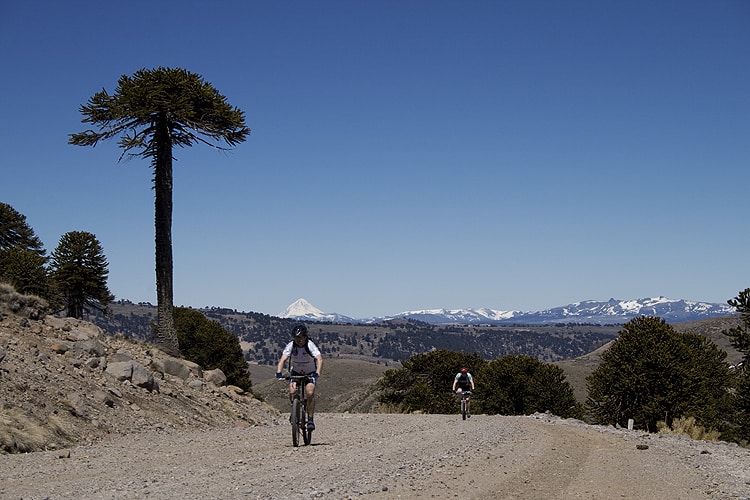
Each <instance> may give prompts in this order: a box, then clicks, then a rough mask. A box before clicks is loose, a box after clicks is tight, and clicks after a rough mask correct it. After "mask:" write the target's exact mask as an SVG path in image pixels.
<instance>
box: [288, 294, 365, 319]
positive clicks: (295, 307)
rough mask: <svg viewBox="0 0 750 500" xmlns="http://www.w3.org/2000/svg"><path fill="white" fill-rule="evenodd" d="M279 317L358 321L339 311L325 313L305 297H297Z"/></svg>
mask: <svg viewBox="0 0 750 500" xmlns="http://www.w3.org/2000/svg"><path fill="white" fill-rule="evenodd" d="M278 316H279V318H292V319H298V320H300V321H331V322H335V323H357V321H356V320H354V319H352V318H350V317H348V316H344V315H343V314H338V313H324V312H323V311H321V310H320V309H318V308H317V307H315V306H314V305H312V304H310V303H309V302H308V301H306V300H305V299H302V298H300V299H297V300H295V301H294V302H292V303H291V304H289V307H287V308H286V309H285V310H284V312H282V313H281V314H279V315H278Z"/></svg>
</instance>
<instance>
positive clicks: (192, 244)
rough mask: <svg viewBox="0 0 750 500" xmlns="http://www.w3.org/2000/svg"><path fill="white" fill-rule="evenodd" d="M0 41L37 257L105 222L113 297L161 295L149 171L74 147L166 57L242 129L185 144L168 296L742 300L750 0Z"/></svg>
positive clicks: (9, 159)
mask: <svg viewBox="0 0 750 500" xmlns="http://www.w3.org/2000/svg"><path fill="white" fill-rule="evenodd" d="M0 47H2V54H3V73H4V75H5V78H3V80H2V83H0V90H1V92H0V106H1V108H0V109H2V115H3V120H1V121H0V149H1V150H2V155H1V156H0V158H1V159H0V162H2V164H1V167H0V168H1V169H2V181H0V201H2V202H5V203H8V204H10V205H11V206H13V207H14V208H15V209H16V210H17V211H19V212H20V213H22V214H23V215H25V216H26V218H27V223H28V224H29V225H30V226H31V227H32V228H33V229H34V230H35V232H36V234H37V235H38V236H39V237H40V238H41V239H42V241H43V242H44V244H45V248H47V250H48V251H49V252H51V251H52V250H54V248H55V247H56V246H57V244H58V242H59V239H60V237H61V236H62V235H63V234H64V233H66V232H68V231H88V232H91V233H93V234H95V235H96V237H97V239H98V240H99V241H100V242H101V243H102V246H103V248H104V252H105V254H106V256H107V259H108V262H109V271H110V275H109V287H110V290H111V291H112V293H114V294H115V296H116V297H117V298H124V299H129V300H133V301H136V302H137V301H149V302H152V303H156V293H155V278H154V249H153V246H154V243H153V241H154V226H153V217H154V214H153V191H152V189H151V178H152V172H151V169H150V166H149V164H148V163H147V162H146V161H143V160H140V159H132V160H128V161H122V162H120V163H118V162H117V160H118V157H119V156H120V152H121V151H120V149H119V148H118V147H117V143H116V141H109V142H106V143H101V144H100V145H98V146H97V147H95V148H84V147H76V146H71V145H68V144H67V140H68V134H71V133H74V132H80V131H82V130H84V129H85V128H86V126H85V125H86V124H82V123H81V122H80V120H81V115H80V112H79V107H80V106H81V105H82V104H84V103H86V101H87V100H88V98H89V97H91V96H92V95H93V94H94V93H96V92H98V91H99V90H101V89H102V88H104V89H106V90H108V91H109V92H112V91H114V89H115V86H116V83H117V80H118V78H119V77H120V76H121V75H123V74H128V75H131V74H132V73H133V72H135V71H136V70H138V69H140V68H155V67H158V66H166V67H182V68H185V69H188V70H190V71H192V72H194V73H198V74H200V75H202V76H203V77H204V79H205V80H206V81H208V82H210V83H211V84H213V85H214V86H215V87H216V88H217V89H218V90H219V92H221V93H222V94H223V95H225V96H226V97H227V100H228V101H229V102H230V103H231V104H232V105H235V106H237V107H239V108H240V109H242V110H243V111H244V112H245V114H246V120H247V125H248V126H249V127H250V128H251V129H252V133H251V135H250V136H249V139H248V140H247V141H246V142H245V143H242V144H240V145H239V146H238V147H236V148H235V149H234V150H232V151H231V152H228V153H220V152H217V151H215V150H213V149H211V148H207V147H204V146H195V147H192V148H187V149H180V150H177V151H176V152H175V156H176V162H175V165H174V174H175V182H174V218H173V246H174V273H175V274H174V283H175V305H189V306H194V307H203V306H221V307H230V308H235V309H238V310H242V311H258V312H263V313H267V314H277V313H279V312H281V311H282V310H283V309H284V308H285V307H286V306H287V305H289V304H290V303H291V302H293V301H294V300H296V299H298V298H300V297H304V298H306V299H307V300H308V301H310V302H311V303H312V304H313V305H315V306H316V307H318V308H319V309H322V310H323V311H325V312H338V313H342V314H346V315H349V316H354V317H370V316H377V315H386V314H395V313H398V312H401V311H405V310H414V309H424V308H463V307H490V308H493V309H501V310H523V311H535V310H540V309H545V308H549V307H555V306H560V305H564V304H568V303H571V302H576V301H581V300H607V299H609V298H618V299H633V298H641V297H652V296H659V295H664V296H666V297H669V298H674V299H680V298H684V299H689V300H701V301H709V302H722V303H723V302H725V301H726V300H727V299H729V298H732V297H734V296H735V295H737V293H738V292H739V291H740V290H743V289H745V288H747V287H750V260H749V259H748V258H747V252H748V248H750V232H748V231H747V230H745V227H746V224H747V207H748V188H749V187H750V168H749V167H750V165H749V164H748V160H749V159H750V93H749V92H748V89H750V64H748V63H749V62H750V2H749V1H746V0H704V1H695V0H674V1H670V0H662V1H658V2H654V1H652V0H643V1H641V0H629V1H624V0H622V1H621V0H613V1H606V0H590V1H588V0H570V1H557V0H547V1H541V0H524V1H521V0H517V1H510V0H508V1H504V0H496V1H489V0H466V1H458V0H453V1H445V0H421V1H417V0H414V1H411V0H399V1H395V0H394V1H389V0H382V1H374V0H373V1H365V0H360V1H354V0H347V1H323V0H321V1H317V2H311V1H293V0H290V1H284V2H272V1H253V0H247V1H244V0H243V1H239V0H238V1H221V0H217V1H216V2H212V3H207V2H198V1H190V0H181V1H138V0H137V1H130V2H119V3H110V2H84V1H66V2H59V1H56V0H55V1H36V0H24V1H20V0H8V1H5V2H3V3H2V4H1V5H0Z"/></svg>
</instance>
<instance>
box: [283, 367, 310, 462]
mask: <svg viewBox="0 0 750 500" xmlns="http://www.w3.org/2000/svg"><path fill="white" fill-rule="evenodd" d="M285 379H286V380H288V381H290V382H292V381H294V382H296V385H297V388H296V390H295V391H294V395H293V396H292V406H291V410H290V414H289V422H290V423H291V424H292V444H293V445H294V447H295V448H296V447H298V446H299V438H300V434H301V435H302V442H303V443H305V445H308V444H310V441H312V430H311V429H308V428H307V395H306V394H305V386H306V385H307V384H308V383H309V382H312V378H311V377H309V376H308V375H289V376H288V377H285Z"/></svg>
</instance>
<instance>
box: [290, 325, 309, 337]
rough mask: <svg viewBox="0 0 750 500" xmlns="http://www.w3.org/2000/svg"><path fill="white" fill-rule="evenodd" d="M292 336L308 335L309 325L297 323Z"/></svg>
mask: <svg viewBox="0 0 750 500" xmlns="http://www.w3.org/2000/svg"><path fill="white" fill-rule="evenodd" d="M292 337H307V327H306V326H305V325H301V324H300V325H297V326H295V327H294V329H293V330H292Z"/></svg>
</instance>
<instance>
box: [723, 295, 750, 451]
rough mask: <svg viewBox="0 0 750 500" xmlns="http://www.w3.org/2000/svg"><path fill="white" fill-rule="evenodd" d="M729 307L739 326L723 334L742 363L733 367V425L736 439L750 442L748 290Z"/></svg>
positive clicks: (731, 302) (749, 297)
mask: <svg viewBox="0 0 750 500" xmlns="http://www.w3.org/2000/svg"><path fill="white" fill-rule="evenodd" d="M727 302H728V303H729V305H731V306H734V307H736V308H737V312H738V313H740V320H741V322H740V324H739V325H738V326H737V327H735V328H730V329H729V330H725V331H724V332H723V333H724V334H725V335H726V336H728V337H729V339H730V342H731V343H732V346H733V347H734V348H735V349H737V350H738V351H739V352H741V353H742V355H743V357H742V363H740V364H739V365H738V366H737V367H735V368H736V369H735V372H736V373H735V376H736V378H737V380H736V384H737V389H736V392H735V398H736V408H735V411H736V413H735V415H736V416H735V419H734V420H735V423H736V425H737V431H738V437H739V438H740V439H741V440H743V442H745V443H747V442H750V288H746V289H744V290H743V291H741V292H740V293H738V294H737V296H736V297H735V298H733V299H731V300H729V301H727Z"/></svg>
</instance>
